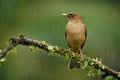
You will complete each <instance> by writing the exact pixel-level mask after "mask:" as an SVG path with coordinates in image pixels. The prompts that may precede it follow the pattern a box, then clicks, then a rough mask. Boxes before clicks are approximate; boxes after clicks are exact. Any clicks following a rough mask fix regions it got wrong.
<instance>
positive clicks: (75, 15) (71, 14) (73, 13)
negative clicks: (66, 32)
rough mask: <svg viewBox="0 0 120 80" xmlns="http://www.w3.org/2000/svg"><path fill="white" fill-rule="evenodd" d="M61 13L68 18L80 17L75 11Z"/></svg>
mask: <svg viewBox="0 0 120 80" xmlns="http://www.w3.org/2000/svg"><path fill="white" fill-rule="evenodd" d="M62 15H63V16H66V17H68V19H69V20H80V19H81V17H80V16H79V15H78V14H77V13H75V12H72V13H62Z"/></svg>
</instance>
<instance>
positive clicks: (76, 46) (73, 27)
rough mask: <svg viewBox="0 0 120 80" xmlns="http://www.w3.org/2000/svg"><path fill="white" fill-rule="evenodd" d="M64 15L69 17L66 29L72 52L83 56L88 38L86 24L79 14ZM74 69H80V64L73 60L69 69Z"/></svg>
mask: <svg viewBox="0 0 120 80" xmlns="http://www.w3.org/2000/svg"><path fill="white" fill-rule="evenodd" d="M62 15H64V16H66V17H68V19H69V22H68V23H67V25H66V29H65V36H66V40H67V43H68V45H69V47H70V51H72V52H74V53H79V54H80V55H81V56H82V48H83V45H84V43H85V41H86V36H87V29H86V27H85V24H84V23H83V21H82V18H81V17H80V16H79V15H78V14H77V13H68V14H66V13H63V14H62ZM74 67H76V68H78V69H79V68H80V63H78V62H77V61H76V60H75V59H71V60H70V62H69V68H70V69H73V68H74Z"/></svg>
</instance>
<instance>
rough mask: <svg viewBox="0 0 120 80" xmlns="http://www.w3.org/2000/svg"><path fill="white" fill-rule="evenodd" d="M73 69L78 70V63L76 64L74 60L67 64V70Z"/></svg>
mask: <svg viewBox="0 0 120 80" xmlns="http://www.w3.org/2000/svg"><path fill="white" fill-rule="evenodd" d="M74 67H76V68H77V69H79V68H80V63H78V62H77V61H76V60H75V59H71V60H70V62H69V68H70V69H73V68H74Z"/></svg>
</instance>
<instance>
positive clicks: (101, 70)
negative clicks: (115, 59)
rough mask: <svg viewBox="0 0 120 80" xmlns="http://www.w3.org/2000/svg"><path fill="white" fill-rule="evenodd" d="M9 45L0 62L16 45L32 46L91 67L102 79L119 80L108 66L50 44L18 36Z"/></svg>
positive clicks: (0, 54) (1, 53)
mask: <svg viewBox="0 0 120 80" xmlns="http://www.w3.org/2000/svg"><path fill="white" fill-rule="evenodd" d="M9 42H10V44H9V45H8V46H7V47H6V48H5V49H4V50H2V51H0V60H1V59H3V58H5V56H6V55H7V54H8V52H9V51H11V50H12V49H13V48H15V47H16V46H17V45H24V46H33V47H38V48H39V49H43V50H46V51H47V52H49V53H52V54H54V53H55V54H57V55H61V56H64V57H65V58H68V59H71V58H73V59H76V60H77V61H78V62H79V63H81V67H82V69H85V68H89V67H93V68H94V69H95V70H96V72H97V74H98V75H101V76H102V78H103V79H104V78H106V76H107V77H108V76H113V79H111V80H114V78H115V79H118V80H120V72H118V71H115V70H113V69H111V68H109V67H108V66H105V65H104V64H103V63H102V61H101V60H100V59H98V58H94V59H93V58H90V57H87V56H86V55H83V57H82V58H81V57H80V56H79V55H78V54H75V53H70V51H69V50H66V49H63V48H60V47H58V46H52V45H50V44H47V43H45V41H37V40H31V39H27V38H24V37H23V35H20V36H19V37H12V38H10V40H9ZM95 70H94V71H95ZM94 71H93V72H92V71H89V73H88V75H89V76H94V73H95V72H94ZM106 80H110V79H106Z"/></svg>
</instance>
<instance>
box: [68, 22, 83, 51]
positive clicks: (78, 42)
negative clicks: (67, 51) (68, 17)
mask: <svg viewBox="0 0 120 80" xmlns="http://www.w3.org/2000/svg"><path fill="white" fill-rule="evenodd" d="M66 34H67V36H66V38H67V42H68V44H69V45H70V47H71V48H72V49H73V50H74V51H78V50H79V49H80V47H81V46H82V45H83V43H84V41H85V26H84V24H82V23H68V24H67V26H66Z"/></svg>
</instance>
